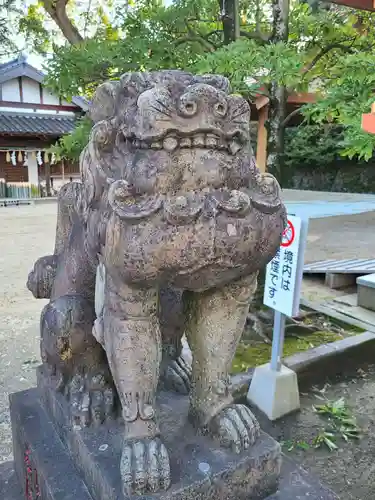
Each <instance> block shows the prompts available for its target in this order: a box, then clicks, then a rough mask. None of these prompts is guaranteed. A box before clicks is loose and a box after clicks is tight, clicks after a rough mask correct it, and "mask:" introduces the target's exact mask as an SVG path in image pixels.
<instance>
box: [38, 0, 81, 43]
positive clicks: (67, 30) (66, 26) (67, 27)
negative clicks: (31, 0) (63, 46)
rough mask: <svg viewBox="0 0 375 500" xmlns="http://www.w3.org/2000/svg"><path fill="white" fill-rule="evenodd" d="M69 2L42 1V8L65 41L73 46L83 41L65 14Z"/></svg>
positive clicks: (56, 0)
mask: <svg viewBox="0 0 375 500" xmlns="http://www.w3.org/2000/svg"><path fill="white" fill-rule="evenodd" d="M68 1H69V0H43V6H44V8H45V9H46V11H47V12H48V14H49V15H50V16H51V17H52V19H53V20H54V21H55V23H56V24H57V26H58V27H59V28H60V30H61V31H62V33H63V35H64V36H65V38H66V40H67V41H68V42H69V43H70V44H72V45H75V44H77V43H80V42H82V41H83V37H82V36H81V35H80V33H79V31H78V29H77V28H76V27H75V26H74V24H73V23H72V21H71V20H70V19H69V17H68V14H67V13H66V6H67V3H68Z"/></svg>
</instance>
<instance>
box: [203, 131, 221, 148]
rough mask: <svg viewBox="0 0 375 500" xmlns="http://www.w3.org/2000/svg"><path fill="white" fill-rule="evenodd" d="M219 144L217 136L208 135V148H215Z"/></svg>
mask: <svg viewBox="0 0 375 500" xmlns="http://www.w3.org/2000/svg"><path fill="white" fill-rule="evenodd" d="M218 142H219V138H218V137H216V135H212V134H207V135H206V146H207V147H208V148H215V147H217V144H218Z"/></svg>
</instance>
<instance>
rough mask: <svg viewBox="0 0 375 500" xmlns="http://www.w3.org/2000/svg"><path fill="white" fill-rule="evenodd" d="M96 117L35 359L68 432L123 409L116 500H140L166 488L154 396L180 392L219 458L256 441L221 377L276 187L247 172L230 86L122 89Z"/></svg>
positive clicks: (262, 252) (49, 259) (161, 79)
mask: <svg viewBox="0 0 375 500" xmlns="http://www.w3.org/2000/svg"><path fill="white" fill-rule="evenodd" d="M90 113H91V118H92V120H93V122H94V123H95V125H94V127H93V129H92V132H91V135H90V139H89V143H88V145H87V146H86V148H85V149H84V151H83V152H82V155H81V159H80V164H81V172H82V183H70V184H67V185H66V186H65V187H64V188H63V189H62V190H61V191H60V194H59V200H58V219H57V230H56V242H55V250H54V253H53V255H51V256H46V257H42V258H41V259H39V260H38V261H37V262H36V264H35V267H34V269H33V271H32V272H31V273H30V275H29V279H28V287H29V289H30V290H31V291H32V292H33V294H34V296H35V297H39V298H48V299H49V300H50V301H49V303H48V304H47V305H46V307H45V308H44V309H43V312H42V316H41V353H42V359H43V363H44V369H45V370H48V371H49V372H48V373H49V377H50V380H51V383H53V384H54V387H55V389H56V390H57V391H61V392H62V393H63V394H64V395H65V397H66V398H67V401H68V403H69V407H70V411H71V416H72V419H73V422H74V423H75V424H78V425H95V424H98V425H99V424H102V423H104V422H105V421H107V420H108V419H113V418H116V417H117V412H118V410H119V409H120V410H121V415H120V417H119V418H122V419H123V425H124V445H123V454H122V460H121V466H120V467H121V475H122V481H123V484H124V492H125V493H126V494H131V493H139V494H142V493H144V492H145V491H157V490H160V489H166V488H168V486H169V484H170V466H169V459H168V452H167V450H166V448H165V446H164V445H163V443H162V442H161V440H160V438H159V430H158V425H157V421H156V419H155V395H156V393H157V390H158V387H159V388H160V387H163V388H164V389H169V390H177V391H180V392H185V393H187V392H189V393H190V414H189V417H190V420H191V422H192V423H193V424H194V425H195V426H196V427H197V428H199V429H201V430H203V431H204V432H206V433H208V434H211V435H212V436H213V437H216V438H217V439H218V440H219V441H220V443H221V444H222V445H223V446H227V447H231V448H232V449H233V450H234V451H236V452H241V451H242V450H243V449H246V448H248V447H249V446H250V445H251V444H252V443H253V442H254V441H255V439H256V437H257V435H258V433H259V426H258V424H257V422H256V420H255V418H254V417H253V415H252V413H251V412H250V410H249V409H248V408H247V407H246V406H244V405H239V404H233V401H232V398H231V394H230V387H229V372H230V367H231V362H232V359H233V356H234V353H235V350H236V346H237V342H238V341H239V339H240V337H241V334H242V330H243V327H244V323H245V319H246V315H247V312H248V307H249V303H250V301H251V298H252V296H253V294H254V291H255V289H256V279H257V272H258V270H259V269H261V268H263V267H264V266H265V265H266V264H267V262H269V260H270V259H271V258H272V257H273V255H274V254H275V252H276V249H277V247H278V246H279V244H280V239H281V234H282V231H283V228H284V222H285V216H286V215H285V209H284V206H283V204H282V202H281V199H280V188H279V185H278V183H277V181H276V180H275V179H274V178H273V177H272V176H271V175H268V174H264V175H261V174H260V173H259V171H258V170H257V168H256V166H255V162H254V158H253V154H252V150H251V146H250V137H249V125H250V110H249V106H248V104H247V102H246V101H245V100H244V99H243V98H241V97H239V96H235V95H230V93H229V84H228V81H227V79H226V78H224V77H221V76H214V75H204V76H194V75H192V74H189V73H185V72H182V71H160V72H152V73H129V74H125V75H124V76H123V77H122V78H121V80H120V81H116V82H108V83H105V84H103V85H101V86H100V87H99V88H98V89H97V92H96V94H95V96H94V99H93V102H92V107H91V112H90ZM183 334H186V337H187V339H188V342H189V346H190V349H191V351H192V355H193V362H192V366H190V365H189V364H188V363H187V362H186V361H185V360H184V359H182V357H181V337H182V335H183ZM119 403H120V404H119ZM135 461H136V462H137V471H136V473H135V472H134V462H135ZM132 464H133V465H132Z"/></svg>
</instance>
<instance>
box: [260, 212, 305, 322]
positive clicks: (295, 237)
mask: <svg viewBox="0 0 375 500" xmlns="http://www.w3.org/2000/svg"><path fill="white" fill-rule="evenodd" d="M300 236H301V219H300V218H298V217H294V216H289V217H288V223H287V226H286V228H285V230H284V233H283V238H282V242H281V245H280V248H279V249H278V251H277V253H276V255H275V257H274V258H273V259H272V260H271V262H270V263H269V264H268V265H267V270H266V279H265V287H264V300H263V302H264V304H265V305H267V306H268V307H271V308H272V309H275V310H276V311H279V312H281V313H283V314H285V315H286V316H294V315H296V314H297V313H298V308H299V292H300V284H301V280H302V272H303V258H302V265H301V263H300V261H301V258H299V257H300V256H299V251H300V243H301V238H300Z"/></svg>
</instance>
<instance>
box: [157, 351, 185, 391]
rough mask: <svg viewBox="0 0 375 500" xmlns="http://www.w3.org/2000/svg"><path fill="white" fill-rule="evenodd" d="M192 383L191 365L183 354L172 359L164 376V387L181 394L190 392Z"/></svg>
mask: <svg viewBox="0 0 375 500" xmlns="http://www.w3.org/2000/svg"><path fill="white" fill-rule="evenodd" d="M190 384H191V366H190V365H189V364H188V363H187V362H186V361H185V360H184V358H183V357H182V356H180V357H179V358H177V359H175V360H173V361H171V362H170V363H169V364H168V366H167V368H166V370H165V373H164V376H163V387H164V389H166V390H168V391H174V392H178V393H179V394H189V392H190Z"/></svg>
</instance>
